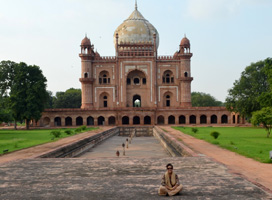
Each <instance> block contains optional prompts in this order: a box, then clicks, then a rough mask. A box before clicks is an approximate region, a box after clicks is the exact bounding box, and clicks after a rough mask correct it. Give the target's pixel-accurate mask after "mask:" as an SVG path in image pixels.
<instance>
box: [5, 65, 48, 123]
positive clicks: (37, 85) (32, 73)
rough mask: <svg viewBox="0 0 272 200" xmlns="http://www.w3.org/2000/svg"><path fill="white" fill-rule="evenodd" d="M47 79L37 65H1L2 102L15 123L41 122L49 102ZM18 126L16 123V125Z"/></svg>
mask: <svg viewBox="0 0 272 200" xmlns="http://www.w3.org/2000/svg"><path fill="white" fill-rule="evenodd" d="M46 82H47V80H46V78H45V77H44V76H43V74H42V71H41V69H40V68H39V67H38V66H36V65H27V64H25V63H23V62H21V63H15V62H12V61H2V62H1V63H0V91H1V101H4V102H5V109H6V110H8V112H10V113H11V116H12V118H13V119H14V120H15V121H21V120H26V127H27V128H29V122H30V121H31V120H39V119H40V117H41V113H42V111H43V110H44V107H45V104H46V102H47V101H48V100H47V97H48V95H47V92H46ZM15 124H16V123H15Z"/></svg>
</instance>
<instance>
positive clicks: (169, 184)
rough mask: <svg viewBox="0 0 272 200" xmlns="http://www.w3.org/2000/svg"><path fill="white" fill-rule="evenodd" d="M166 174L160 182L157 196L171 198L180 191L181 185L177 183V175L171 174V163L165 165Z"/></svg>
mask: <svg viewBox="0 0 272 200" xmlns="http://www.w3.org/2000/svg"><path fill="white" fill-rule="evenodd" d="M166 169H167V171H166V173H165V174H164V175H163V177H162V180H161V186H160V188H159V195H166V196H167V195H169V196H173V195H175V194H178V193H179V192H181V190H182V184H180V183H179V179H178V175H176V174H175V173H174V172H173V165H172V164H171V163H169V164H167V165H166Z"/></svg>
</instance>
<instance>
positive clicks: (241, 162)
mask: <svg viewBox="0 0 272 200" xmlns="http://www.w3.org/2000/svg"><path fill="white" fill-rule="evenodd" d="M160 128H163V129H164V130H166V131H167V132H168V133H169V134H171V135H173V136H174V137H175V138H179V139H181V140H182V142H183V143H185V144H186V145H187V146H189V147H190V148H191V149H193V150H194V151H196V152H199V153H201V154H204V155H206V156H208V157H210V158H212V159H214V160H215V161H217V162H220V163H222V164H224V165H226V166H227V167H228V169H229V170H230V171H231V172H232V173H233V174H237V175H239V176H241V177H244V178H246V179H247V180H249V181H251V182H253V183H254V184H256V185H258V186H260V187H262V188H263V189H265V190H267V191H269V192H270V193H272V164H266V163H260V162H257V161H255V160H253V159H251V158H246V157H244V156H241V155H239V154H237V153H234V152H231V151H228V150H226V149H222V148H220V147H218V146H216V145H212V144H210V143H208V142H205V141H203V140H199V139H196V138H194V137H192V136H190V135H186V134H184V133H182V132H180V131H178V130H175V129H173V128H171V127H170V126H162V127H160ZM267 156H268V155H267Z"/></svg>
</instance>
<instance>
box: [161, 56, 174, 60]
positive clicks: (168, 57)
mask: <svg viewBox="0 0 272 200" xmlns="http://www.w3.org/2000/svg"><path fill="white" fill-rule="evenodd" d="M173 59H174V57H173V56H158V60H173Z"/></svg>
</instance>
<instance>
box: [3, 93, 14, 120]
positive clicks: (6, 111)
mask: <svg viewBox="0 0 272 200" xmlns="http://www.w3.org/2000/svg"><path fill="white" fill-rule="evenodd" d="M7 105H8V97H6V96H0V123H1V122H10V121H12V115H11V111H10V110H9V109H8V107H7Z"/></svg>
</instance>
